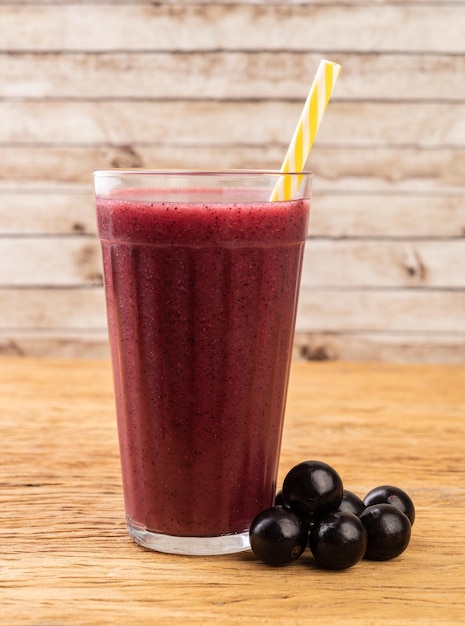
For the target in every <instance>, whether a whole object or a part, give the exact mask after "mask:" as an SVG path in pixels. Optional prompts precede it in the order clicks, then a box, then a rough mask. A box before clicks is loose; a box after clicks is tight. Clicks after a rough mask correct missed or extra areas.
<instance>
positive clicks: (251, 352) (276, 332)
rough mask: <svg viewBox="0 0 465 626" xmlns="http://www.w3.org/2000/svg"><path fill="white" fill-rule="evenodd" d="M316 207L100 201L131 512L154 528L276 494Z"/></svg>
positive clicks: (209, 527) (197, 521)
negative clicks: (303, 277) (292, 357)
mask: <svg viewBox="0 0 465 626" xmlns="http://www.w3.org/2000/svg"><path fill="white" fill-rule="evenodd" d="M193 195H194V197H195V193H193ZM125 197H130V198H131V199H130V200H125V199H124V198H125ZM308 211H309V203H308V201H307V200H298V201H292V202H279V203H269V202H251V203H249V204H247V203H245V202H235V203H232V204H224V203H219V202H214V201H213V202H210V203H199V202H193V203H190V202H187V201H180V202H175V201H170V202H161V201H156V202H154V201H150V200H148V199H147V197H146V192H144V193H141V194H140V197H139V196H138V192H131V193H129V192H124V191H123V192H121V191H119V192H118V193H117V195H115V196H114V197H112V198H98V199H97V214H98V226H99V236H100V238H101V240H102V249H103V260H104V273H105V286H106V296H107V311H108V322H109V334H110V342H111V348H112V357H113V366H114V374H115V392H116V403H117V414H118V429H119V439H120V448H121V462H122V472H123V484H124V494H125V503H126V512H127V515H128V516H129V518H130V519H131V520H132V521H133V522H135V523H137V524H139V525H142V526H145V527H146V528H147V529H148V530H150V531H152V532H155V533H162V534H169V535H176V536H197V537H208V536H217V535H222V534H228V533H237V532H242V531H245V530H247V529H248V527H249V525H250V522H251V520H252V518H253V517H254V516H255V515H256V514H257V513H258V512H259V511H260V510H262V509H264V508H266V507H268V506H270V505H271V504H272V502H273V498H274V493H275V489H276V474H277V466H278V457H279V450H280V444H281V434H282V423H283V413H284V406H285V399H286V391H287V381H288V370H289V361H290V354H291V348H292V340H293V333H294V323H295V310H296V301H297V294H298V287H299V279H300V269H301V259H302V253H303V245H304V241H305V238H306V233H307V221H308Z"/></svg>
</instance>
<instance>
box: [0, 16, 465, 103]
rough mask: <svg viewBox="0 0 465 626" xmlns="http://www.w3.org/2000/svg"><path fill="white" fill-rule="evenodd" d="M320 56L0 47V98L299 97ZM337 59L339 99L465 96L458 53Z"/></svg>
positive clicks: (464, 67)
mask: <svg viewBox="0 0 465 626" xmlns="http://www.w3.org/2000/svg"><path fill="white" fill-rule="evenodd" d="M464 11H465V5H464ZM320 58H321V54H320V53H315V52H310V51H308V52H307V51H306V52H301V51H296V52H289V51H285V52H280V51H276V52H266V51H261V50H260V51H245V52H242V51H235V52H234V53H231V52H225V51H221V52H219V51H212V52H203V53H202V52H201V53H192V52H184V53H178V52H152V51H146V52H132V53H131V52H113V53H105V52H102V53H83V52H68V53H64V52H55V53H52V52H44V53H41V54H37V53H32V52H29V53H19V52H18V53H16V54H1V53H0V69H1V71H0V97H6V98H30V99H34V100H38V99H56V98H69V99H72V100H76V99H94V100H95V99H101V98H111V99H115V98H122V99H131V100H133V99H139V98H145V99H149V98H152V99H156V100H161V99H173V98H176V99H180V100H191V99H194V100H206V99H212V100H221V99H228V100H233V99H234V100H236V99H237V100H241V99H255V100H259V99H263V98H267V99H273V100H276V99H281V100H297V99H298V100H299V101H300V100H304V99H305V98H306V96H307V92H308V88H309V84H310V81H311V80H312V77H313V74H314V71H315V67H317V66H318V62H319V60H320ZM337 60H338V62H339V63H340V64H341V65H342V66H343V68H344V72H343V74H342V75H341V77H340V80H339V82H338V85H337V91H336V92H335V97H336V98H337V99H338V100H347V99H350V100H356V101H363V100H367V99H369V100H372V101H380V100H387V101H398V100H412V99H419V98H421V99H433V100H443V101H463V100H464V99H465V84H464V81H463V80H460V77H461V76H463V75H464V74H465V56H464V55H459V54H458V55H448V54H419V53H408V54H406V53H386V54H382V55H380V54H373V53H366V54H357V53H347V52H343V53H338V54H337Z"/></svg>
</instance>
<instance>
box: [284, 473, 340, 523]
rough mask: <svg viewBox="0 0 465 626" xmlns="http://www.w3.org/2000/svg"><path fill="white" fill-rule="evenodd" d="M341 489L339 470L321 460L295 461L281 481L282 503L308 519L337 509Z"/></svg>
mask: <svg viewBox="0 0 465 626" xmlns="http://www.w3.org/2000/svg"><path fill="white" fill-rule="evenodd" d="M342 492H343V486H342V480H341V478H340V476H339V474H338V473H337V472H336V470H335V469H334V468H332V467H331V466H330V465H328V464H327V463H323V462H322V461H304V462H303V463H299V464H298V465H295V466H294V467H293V468H292V469H291V470H290V471H289V473H288V474H287V476H286V477H285V479H284V482H283V499H284V504H285V505H286V506H288V507H290V508H292V509H293V510H295V511H297V512H298V513H299V514H300V515H303V516H305V517H306V518H307V519H308V520H312V519H315V518H316V517H318V516H320V515H322V514H323V513H326V512H327V511H331V510H335V509H337V508H338V506H339V505H340V503H341V500H342Z"/></svg>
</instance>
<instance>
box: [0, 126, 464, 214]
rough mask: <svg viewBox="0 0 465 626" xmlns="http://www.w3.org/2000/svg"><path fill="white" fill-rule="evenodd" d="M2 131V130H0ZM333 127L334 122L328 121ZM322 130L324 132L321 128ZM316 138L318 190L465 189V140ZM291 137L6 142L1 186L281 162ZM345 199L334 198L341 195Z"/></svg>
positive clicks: (81, 188) (84, 182) (71, 184)
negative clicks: (416, 142)
mask: <svg viewBox="0 0 465 626" xmlns="http://www.w3.org/2000/svg"><path fill="white" fill-rule="evenodd" d="M0 132H1V131H0ZM327 132H328V134H329V133H330V129H328V131H327ZM322 134H323V133H322ZM317 141H318V144H317V145H316V146H314V148H313V150H312V152H311V154H310V158H309V162H308V167H309V168H311V169H312V170H313V171H314V173H315V179H314V190H315V192H318V193H320V194H321V193H325V194H330V195H332V194H334V195H336V196H337V197H338V198H340V196H341V195H342V194H347V193H349V194H354V193H355V194H363V193H372V194H373V193H374V194H377V193H382V194H386V198H387V199H389V197H390V196H392V195H393V194H396V193H398V194H399V193H401V194H402V193H403V194H410V195H412V194H413V195H414V196H415V195H417V196H423V197H425V196H427V197H431V196H432V197H433V198H434V197H435V196H437V195H443V196H456V197H458V196H461V197H462V196H463V193H464V182H463V181H464V179H463V172H464V171H465V147H463V146H462V147H460V148H457V149H455V148H454V149H451V148H446V147H443V146H441V147H438V148H421V147H410V146H391V145H388V146H386V145H376V146H362V147H356V146H353V145H341V146H326V145H324V144H323V145H322V144H321V143H320V139H319V138H318V140H317ZM285 150H286V143H285V142H284V141H283V142H280V143H276V144H272V145H268V144H261V145H260V144H257V145H251V144H242V145H237V144H223V145H220V144H216V145H210V144H208V142H205V143H200V138H199V139H198V140H197V143H196V142H195V140H194V139H193V140H192V143H191V144H190V145H170V144H168V145H163V144H161V143H155V144H153V143H143V144H140V143H132V144H117V145H115V144H104V145H98V146H95V145H65V146H63V145H60V144H51V145H50V144H48V143H45V144H39V145H37V144H32V145H31V144H17V143H16V144H10V145H5V146H3V147H2V149H1V150H0V191H2V190H3V191H6V190H7V189H8V188H10V190H12V191H13V190H14V191H16V192H19V191H20V190H23V191H28V190H29V189H31V190H38V189H42V190H44V192H45V191H48V192H54V193H56V192H57V190H59V189H61V190H64V189H66V190H68V191H74V192H81V193H82V192H87V193H89V191H91V185H92V170H93V169H95V168H102V169H106V168H111V167H123V168H124V167H148V168H159V169H160V168H161V169H163V168H169V169H173V168H174V169H176V168H180V167H187V168H199V169H208V168H211V167H219V166H220V164H221V167H225V168H235V167H245V168H260V167H265V168H275V169H276V168H279V166H280V164H281V160H282V155H283V153H284V152H285ZM338 201H339V200H337V199H336V200H335V202H338Z"/></svg>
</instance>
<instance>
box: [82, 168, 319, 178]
mask: <svg viewBox="0 0 465 626" xmlns="http://www.w3.org/2000/svg"><path fill="white" fill-rule="evenodd" d="M93 174H94V177H96V178H100V177H105V176H134V175H140V176H199V177H201V176H218V177H220V176H233V177H234V176H264V177H271V176H292V177H295V176H307V177H313V175H314V173H313V172H312V171H311V170H302V171H301V172H282V171H281V170H274V169H238V168H235V169H221V170H213V169H205V170H202V169H159V170H158V169H150V168H141V167H133V168H111V169H95V170H93Z"/></svg>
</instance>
